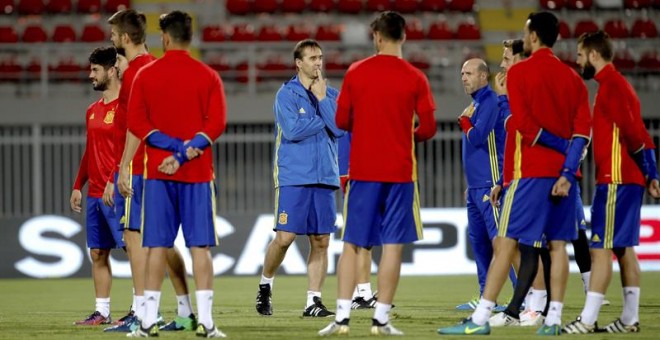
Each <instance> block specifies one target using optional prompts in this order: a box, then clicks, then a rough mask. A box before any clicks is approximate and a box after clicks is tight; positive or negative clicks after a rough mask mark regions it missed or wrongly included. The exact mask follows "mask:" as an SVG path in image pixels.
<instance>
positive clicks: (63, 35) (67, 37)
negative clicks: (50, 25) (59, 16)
mask: <svg viewBox="0 0 660 340" xmlns="http://www.w3.org/2000/svg"><path fill="white" fill-rule="evenodd" d="M52 40H53V41H54V42H59V43H61V42H74V41H76V31H74V30H73V27H72V26H71V25H68V24H64V25H58V26H55V29H54V30H53V38H52Z"/></svg>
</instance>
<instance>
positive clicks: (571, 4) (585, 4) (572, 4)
mask: <svg viewBox="0 0 660 340" xmlns="http://www.w3.org/2000/svg"><path fill="white" fill-rule="evenodd" d="M592 6H593V0H568V1H567V2H566V8H568V9H575V10H589V9H591V7H592Z"/></svg>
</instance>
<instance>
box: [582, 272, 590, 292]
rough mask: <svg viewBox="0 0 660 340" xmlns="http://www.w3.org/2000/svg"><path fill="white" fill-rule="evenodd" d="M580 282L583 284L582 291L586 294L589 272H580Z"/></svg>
mask: <svg viewBox="0 0 660 340" xmlns="http://www.w3.org/2000/svg"><path fill="white" fill-rule="evenodd" d="M580 275H582V283H583V284H584V293H585V294H586V293H587V292H588V291H589V280H590V279H591V272H584V273H581V274H580Z"/></svg>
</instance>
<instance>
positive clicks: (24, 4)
mask: <svg viewBox="0 0 660 340" xmlns="http://www.w3.org/2000/svg"><path fill="white" fill-rule="evenodd" d="M16 9H17V11H18V14H21V15H39V14H42V13H43V12H44V10H45V9H46V6H45V5H44V2H43V0H18V6H17V8H16Z"/></svg>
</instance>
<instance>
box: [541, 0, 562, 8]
mask: <svg viewBox="0 0 660 340" xmlns="http://www.w3.org/2000/svg"><path fill="white" fill-rule="evenodd" d="M539 5H540V6H541V8H543V9H550V10H559V9H562V8H564V6H565V5H566V0H540V1H539Z"/></svg>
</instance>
